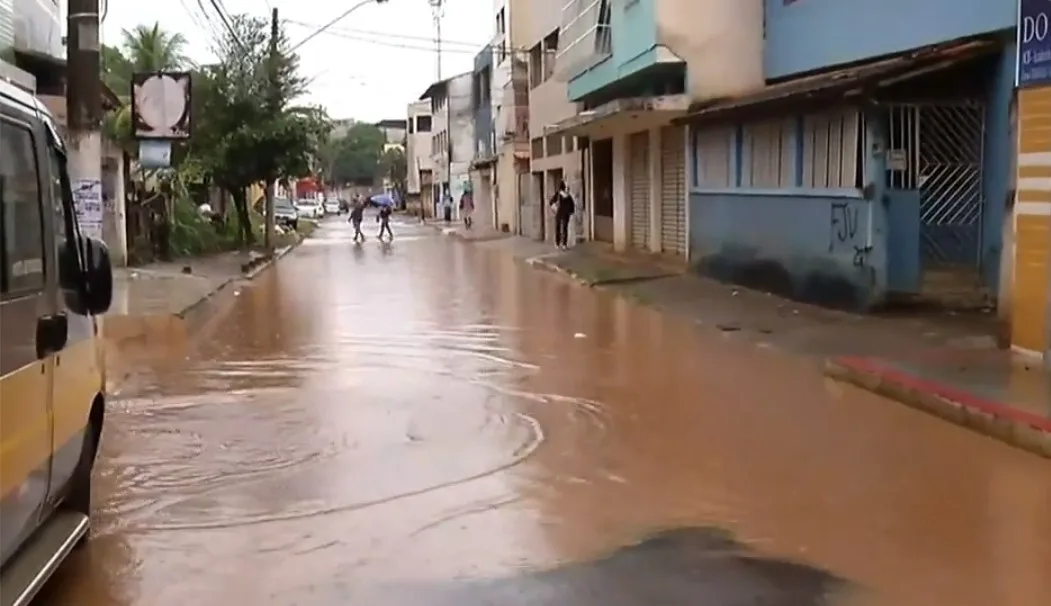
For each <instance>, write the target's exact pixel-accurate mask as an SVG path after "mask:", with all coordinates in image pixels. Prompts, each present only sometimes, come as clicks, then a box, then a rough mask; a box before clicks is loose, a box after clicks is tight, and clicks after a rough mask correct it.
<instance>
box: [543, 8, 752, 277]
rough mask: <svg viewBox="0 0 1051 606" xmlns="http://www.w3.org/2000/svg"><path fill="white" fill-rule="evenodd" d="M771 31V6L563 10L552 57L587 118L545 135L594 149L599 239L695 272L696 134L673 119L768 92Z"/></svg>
mask: <svg viewBox="0 0 1051 606" xmlns="http://www.w3.org/2000/svg"><path fill="white" fill-rule="evenodd" d="M761 30H762V5H761V3H760V0H572V1H570V2H568V3H565V4H564V7H563V14H562V26H561V28H560V29H559V30H558V31H557V32H556V33H554V34H552V36H551V38H552V39H551V40H550V41H548V40H545V48H548V49H550V48H554V49H557V50H556V53H555V65H554V70H555V72H556V75H558V76H559V77H561V78H562V79H563V80H565V81H566V82H567V91H568V96H569V100H570V101H572V102H574V103H576V104H577V105H578V107H579V108H580V111H579V112H578V113H577V115H575V116H573V117H572V118H569V119H567V120H563V121H562V122H560V123H558V124H553V125H549V126H548V127H547V128H546V132H545V136H546V139H547V140H548V142H549V144H550V141H551V140H552V139H559V140H561V141H570V142H572V143H573V144H574V145H576V146H577V147H580V148H581V149H582V150H583V163H584V174H585V176H586V178H585V187H584V192H583V195H582V196H581V198H583V200H582V201H583V202H584V208H585V212H586V214H587V217H588V219H589V221H588V222H587V224H588V225H589V228H588V231H589V233H588V234H586V235H587V236H588V237H590V238H592V239H596V240H606V241H610V242H612V243H613V245H614V247H615V248H616V249H618V250H624V249H628V248H633V249H637V250H642V251H647V252H656V253H668V254H671V255H676V256H679V257H681V258H682V259H683V260H684V261H685V259H686V254H687V243H688V238H687V233H688V228H687V223H688V218H687V213H686V207H687V192H686V187H685V183H686V165H687V162H686V153H685V152H686V130H685V128H684V127H683V126H682V125H679V124H674V123H673V120H674V119H676V118H680V117H682V116H683V115H684V114H685V113H686V111H687V110H688V109H689V107H690V106H691V105H693V104H698V103H704V102H708V101H711V100H713V99H718V98H722V97H727V96H734V95H739V94H742V93H745V92H747V91H750V90H754V89H756V88H759V87H761V86H762V85H763V77H762V76H763V72H762V38H761ZM533 63H534V65H533V66H531V69H539V68H540V67H541V66H542V62H541V61H535V62H533Z"/></svg>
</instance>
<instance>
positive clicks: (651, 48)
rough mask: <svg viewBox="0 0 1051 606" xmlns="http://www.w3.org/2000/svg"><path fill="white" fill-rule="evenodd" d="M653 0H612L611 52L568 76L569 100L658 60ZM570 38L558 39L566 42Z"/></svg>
mask: <svg viewBox="0 0 1051 606" xmlns="http://www.w3.org/2000/svg"><path fill="white" fill-rule="evenodd" d="M655 2H656V0H636V2H635V3H634V4H632V5H631V6H630V7H627V8H625V7H623V6H622V4H623V3H614V6H613V10H612V13H611V16H610V29H611V30H612V33H613V53H612V54H611V55H610V56H609V57H608V58H606V59H605V60H604V61H602V62H601V63H598V64H596V65H594V66H592V67H590V68H588V69H586V70H584V71H582V72H581V73H579V74H577V75H576V76H574V77H572V78H571V79H570V80H569V86H568V92H569V99H570V100H571V101H580V100H582V99H583V98H584V97H586V96H587V95H589V94H591V93H593V92H595V91H597V90H599V89H601V88H602V87H604V86H608V85H610V84H612V83H614V82H616V81H618V80H620V79H622V78H626V77H628V76H630V75H632V74H634V73H636V72H638V71H640V70H642V69H645V68H647V67H649V66H651V65H654V64H655V63H656V62H657V48H656V46H657V12H656V7H655ZM568 42H569V41H568V40H566V41H560V43H562V44H566V43H568Z"/></svg>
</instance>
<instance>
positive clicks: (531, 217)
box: [518, 0, 612, 242]
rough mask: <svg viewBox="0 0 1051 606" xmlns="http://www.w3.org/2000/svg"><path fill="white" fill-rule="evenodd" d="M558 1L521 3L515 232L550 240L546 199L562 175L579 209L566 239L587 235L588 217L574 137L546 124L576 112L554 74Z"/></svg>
mask: <svg viewBox="0 0 1051 606" xmlns="http://www.w3.org/2000/svg"><path fill="white" fill-rule="evenodd" d="M563 4H565V3H564V2H563V1H562V0H532V1H531V2H523V5H524V7H525V12H526V14H527V17H526V23H525V24H524V27H523V32H522V35H523V37H522V40H523V43H522V47H523V48H524V49H528V70H527V73H528V79H529V80H528V83H529V125H528V126H529V129H528V130H529V171H530V172H529V174H528V175H523V177H522V178H521V182H522V183H521V185H522V195H521V196H520V216H521V225H520V228H519V230H518V233H520V234H522V235H525V236H529V237H532V238H536V239H543V240H548V241H552V242H553V241H554V225H553V217H552V216H551V214H550V212H549V211H548V205H547V201H548V200H549V199H550V198H551V196H552V195H553V194H554V193H555V191H556V189H557V187H558V184H559V183H560V182H561V181H563V180H564V181H565V182H566V184H567V185H568V186H569V188H570V191H571V192H572V193H573V195H574V197H575V198H576V199H577V201H578V203H577V207H578V210H579V211H581V212H578V213H577V220H576V221H574V224H573V225H571V227H570V230H571V232H570V239H571V240H579V239H582V238H588V237H590V235H591V229H590V222H589V221H587V220H585V219H586V218H587V215H588V212H587V209H588V207H590V204H588V202H587V198H588V195H589V194H588V191H587V190H588V188H587V187H586V184H585V180H584V174H585V173H584V167H583V164H582V163H581V158H582V155H581V153H580V147H581V145H580V140H579V139H578V138H577V137H576V136H575V135H567V134H562V133H557V132H555V133H550V134H549V131H550V129H551V128H552V127H554V126H556V125H557V124H559V123H560V122H563V121H564V120H567V119H569V118H572V117H573V116H574V115H576V113H577V107H576V104H575V103H572V102H570V100H569V97H568V94H567V90H566V82H565V80H560V79H558V78H556V77H555V54H556V52H557V50H558V46H559V37H560V33H559V30H560V29H561V26H562V7H563ZM610 227H612V226H610ZM611 237H612V233H611V232H610V238H611Z"/></svg>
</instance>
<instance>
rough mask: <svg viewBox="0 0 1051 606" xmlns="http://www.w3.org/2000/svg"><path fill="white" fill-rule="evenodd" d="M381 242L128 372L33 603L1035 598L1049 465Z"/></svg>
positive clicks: (485, 256)
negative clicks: (91, 491) (50, 576)
mask: <svg viewBox="0 0 1051 606" xmlns="http://www.w3.org/2000/svg"><path fill="white" fill-rule="evenodd" d="M395 233H396V237H397V239H396V241H395V242H394V243H393V244H392V245H382V244H379V243H377V242H376V241H369V242H367V243H365V245H364V246H361V247H355V246H353V245H352V244H351V242H350V233H349V230H348V227H347V226H346V225H345V224H343V223H342V222H333V223H329V224H327V225H325V226H324V227H323V228H322V229H321V230H320V231H319V233H318V234H317V236H316V237H315V238H314V239H312V240H309V241H308V242H307V243H305V244H304V245H303V246H301V247H300V248H299V249H297V250H296V251H295V252H294V253H292V254H291V255H289V256H288V257H286V258H285V259H283V260H282V261H281V262H280V263H279V264H278V266H277V268H276V269H274V270H272V271H270V272H268V273H266V274H264V275H263V276H261V277H260V278H258V279H257V280H256V281H255V282H253V283H251V284H250V285H249V286H246V287H244V288H243V289H241V290H238V291H236V292H233V291H231V292H230V293H229V295H228V296H229V297H232V299H231V302H230V304H229V305H227V306H225V308H223V309H222V311H221V312H220V313H222V314H224V315H222V316H221V317H220V318H217V320H216V321H214V322H209V323H207V325H206V326H204V327H202V328H201V330H204V331H207V332H206V333H205V334H204V335H203V336H202V335H198V337H197V338H195V339H190V340H188V341H180V343H179V346H178V347H177V348H176V347H173V348H171V349H170V350H165V349H163V348H160V349H156V351H154V352H153V354H154V355H142V356H139V355H136V356H132V357H133V358H134V359H136V360H138V361H139V363H140V364H141V366H139V367H137V368H135V369H134V370H135V375H134V380H133V381H131V382H130V383H129V384H128V387H127V388H126V391H125V392H124V393H122V394H121V396H120V397H119V398H118V399H117V401H114V402H113V403H112V404H111V410H110V414H109V425H108V427H107V430H106V435H105V438H104V443H103V452H102V454H101V461H100V465H99V470H98V476H97V477H98V479H97V488H98V491H97V498H96V504H97V511H96V515H95V529H96V534H95V537H94V538H93V540H92V541H91V542H90V543H89V545H88V547H87V548H86V549H84V550H82V551H81V552H79V553H78V554H77V555H76V556H75V558H74V560H73V561H72V562H71V563H70V564H69V565H68V566H65V567H64V569H63V570H62V572H61V573H60V575H59V576H58V577H57V579H56V582H55V583H53V584H52V586H51V587H50V590H49V592H48V594H47V595H44V596H43V597H42V603H45V604H55V605H58V606H65V605H69V606H73V605H76V606H140V605H141V606H169V605H171V606H175V605H178V606H183V605H185V604H196V605H199V606H210V605H213V604H214V605H225V604H259V605H265V604H274V605H311V606H312V605H317V606H335V605H339V606H345V605H346V604H370V605H371V604H375V605H377V606H379V605H391V606H403V605H404V606H409V605H412V606H445V605H449V606H452V605H457V606H472V605H482V604H499V605H501V606H525V605H538V606H546V605H551V606H556V605H559V606H561V605H566V606H587V605H594V606H628V605H635V604H639V605H647V606H649V605H658V604H659V605H667V606H686V605H693V604H705V605H706V606H737V605H745V604H748V605H755V604H764V605H776V606H782V605H783V606H789V605H791V606H796V605H800V606H804V605H813V604H845V605H855V604H858V605H860V604H865V605H867V604H887V605H893V606H912V605H916V606H931V605H934V604H952V605H953V606H989V605H991V604H996V605H997V606H1039V605H1046V604H1051V575H1049V574H1048V571H1049V570H1051V463H1049V462H1047V461H1044V460H1041V459H1038V458H1036V457H1033V456H1029V455H1026V454H1024V453H1022V452H1019V451H1016V450H1012V449H1011V448H1009V447H1007V446H1004V445H1002V444H999V443H997V442H993V441H991V440H987V439H984V438H982V437H979V436H977V435H975V434H973V433H970V432H968V431H966V430H963V429H960V428H957V427H954V426H951V425H948V424H946V423H943V422H941V421H938V420H936V419H933V418H929V417H927V416H924V415H923V414H920V413H917V412H914V411H912V410H909V409H907V408H905V407H903V406H900V405H897V404H894V403H891V402H888V401H886V400H882V399H880V398H878V397H875V396H873V395H870V394H867V393H864V392H861V391H855V390H853V389H851V388H848V387H844V386H840V385H838V384H834V383H830V382H828V381H826V380H824V379H823V378H822V377H821V376H819V375H818V374H817V373H816V372H815V371H814V370H813V366H812V365H811V364H809V363H806V362H803V361H800V360H795V359H792V358H789V357H784V356H782V355H781V354H778V353H775V352H771V351H764V350H762V349H757V348H755V347H753V346H750V345H747V344H744V343H735V342H734V341H732V340H729V339H721V338H719V337H713V336H710V335H702V334H700V333H698V332H696V331H695V330H694V329H693V328H692V327H691V326H690V325H689V324H688V323H685V322H684V321H681V320H676V319H674V318H669V317H665V316H662V315H660V314H658V313H657V312H654V311H652V310H650V309H647V308H643V307H638V306H635V305H633V304H630V303H627V302H625V301H624V300H619V299H615V298H613V297H611V296H609V295H607V294H604V293H602V292H599V291H594V290H588V289H584V288H581V287H578V286H575V285H571V284H569V283H567V282H564V281H562V280H560V279H559V278H558V277H556V276H553V275H549V274H547V273H543V272H539V271H536V270H531V269H528V268H524V267H522V266H520V265H518V264H515V263H514V262H513V261H512V260H511V259H510V258H509V257H506V256H503V255H501V254H499V253H497V252H493V251H486V250H484V248H483V247H477V246H472V245H468V244H463V243H461V242H458V241H455V240H453V239H451V238H445V237H441V236H439V235H436V234H435V232H434V231H433V230H431V229H429V228H426V227H420V226H414V225H408V224H399V225H396V226H395ZM220 308H222V306H220ZM155 347H160V346H155Z"/></svg>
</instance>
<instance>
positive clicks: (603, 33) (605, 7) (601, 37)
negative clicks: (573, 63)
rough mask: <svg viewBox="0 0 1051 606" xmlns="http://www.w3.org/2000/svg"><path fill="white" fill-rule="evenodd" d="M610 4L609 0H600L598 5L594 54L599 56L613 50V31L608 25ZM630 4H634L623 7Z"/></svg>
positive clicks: (610, 16) (610, 14) (611, 11)
mask: <svg viewBox="0 0 1051 606" xmlns="http://www.w3.org/2000/svg"><path fill="white" fill-rule="evenodd" d="M635 4H638V2H635ZM611 5H612V3H611V2H610V0H602V2H601V3H600V5H599V13H598V25H597V26H596V28H595V54H596V55H597V56H600V57H601V56H604V55H608V54H610V53H612V52H613V31H612V28H611V25H610V23H611V19H612V18H613V9H612V6H611ZM631 6H634V5H633V4H632V5H628V6H626V7H625V9H628V8H631Z"/></svg>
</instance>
